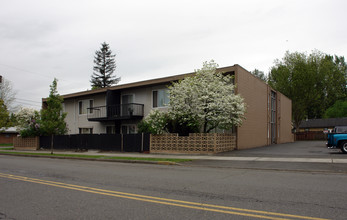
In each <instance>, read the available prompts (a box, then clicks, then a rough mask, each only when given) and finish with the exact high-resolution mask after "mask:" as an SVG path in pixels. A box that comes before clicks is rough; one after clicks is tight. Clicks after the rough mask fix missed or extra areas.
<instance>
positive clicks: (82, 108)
mask: <svg viewBox="0 0 347 220" xmlns="http://www.w3.org/2000/svg"><path fill="white" fill-rule="evenodd" d="M93 106H94V100H92V99H86V100H81V101H79V102H78V113H79V114H80V115H84V114H87V111H88V108H93ZM89 113H90V114H92V113H93V109H89Z"/></svg>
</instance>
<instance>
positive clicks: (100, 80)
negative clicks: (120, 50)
mask: <svg viewBox="0 0 347 220" xmlns="http://www.w3.org/2000/svg"><path fill="white" fill-rule="evenodd" d="M115 56H116V55H113V54H112V51H111V49H110V46H109V45H108V44H107V43H106V42H104V43H102V44H101V48H100V50H97V51H95V56H94V64H95V65H94V67H93V70H94V72H93V74H92V76H91V78H92V79H91V80H90V83H91V86H92V88H93V89H97V88H104V87H109V86H112V85H113V84H117V83H118V82H119V81H120V77H116V76H115V75H113V72H114V71H115V69H116V61H115V59H114V57H115Z"/></svg>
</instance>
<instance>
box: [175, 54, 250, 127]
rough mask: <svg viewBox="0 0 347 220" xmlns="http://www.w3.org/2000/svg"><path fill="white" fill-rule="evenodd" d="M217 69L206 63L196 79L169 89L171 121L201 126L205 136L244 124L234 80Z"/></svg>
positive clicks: (241, 105)
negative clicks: (217, 130) (214, 130)
mask: <svg viewBox="0 0 347 220" xmlns="http://www.w3.org/2000/svg"><path fill="white" fill-rule="evenodd" d="M217 67H218V65H217V64H216V63H215V62H214V61H213V60H212V61H210V62H204V64H203V67H202V69H198V70H196V74H195V75H194V76H191V77H186V78H185V79H183V80H181V81H179V82H175V83H173V84H172V86H170V91H169V93H170V102H169V106H170V110H169V114H171V115H172V118H175V119H180V120H181V122H186V123H187V124H188V125H190V123H191V122H194V123H198V125H199V128H200V131H201V132H204V133H209V132H211V131H212V130H213V129H215V128H219V129H226V130H228V129H231V128H232V127H233V126H240V125H241V124H242V120H243V119H244V113H245V111H246V106H245V103H244V101H243V98H242V97H241V96H240V95H236V94H235V93H234V89H235V86H234V85H233V83H232V76H230V75H223V74H222V73H217V72H216V69H217Z"/></svg>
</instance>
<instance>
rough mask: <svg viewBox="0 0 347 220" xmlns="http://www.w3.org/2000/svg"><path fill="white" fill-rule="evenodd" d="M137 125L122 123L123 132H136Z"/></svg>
mask: <svg viewBox="0 0 347 220" xmlns="http://www.w3.org/2000/svg"><path fill="white" fill-rule="evenodd" d="M136 133H137V127H136V125H122V134H136Z"/></svg>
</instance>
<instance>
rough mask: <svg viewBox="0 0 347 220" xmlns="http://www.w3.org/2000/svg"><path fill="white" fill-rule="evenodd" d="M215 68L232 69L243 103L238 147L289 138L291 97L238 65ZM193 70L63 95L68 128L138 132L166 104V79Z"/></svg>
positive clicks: (229, 71) (83, 131)
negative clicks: (147, 116)
mask: <svg viewBox="0 0 347 220" xmlns="http://www.w3.org/2000/svg"><path fill="white" fill-rule="evenodd" d="M217 71H219V72H223V73H225V74H231V75H234V77H235V78H234V83H235V84H236V85H237V87H236V89H235V93H236V94H240V95H241V96H242V97H243V98H244V100H245V102H246V104H247V113H246V114H245V116H246V120H244V123H243V125H242V126H241V127H239V128H237V129H236V131H234V132H236V137H237V148H238V149H245V148H252V147H257V146H265V145H270V144H274V143H285V142H292V141H293V135H292V133H291V130H292V123H291V108H292V104H291V100H290V99H288V98H287V97H285V96H284V95H282V94H281V93H279V92H277V91H275V90H273V89H272V88H271V87H270V86H268V85H267V84H266V83H265V82H264V81H262V80H260V79H258V78H257V77H255V76H253V75H252V74H251V73H249V72H248V71H247V70H245V69H244V68H242V67H241V66H239V65H234V66H229V67H224V68H219V69H218V70H217ZM193 74H194V73H188V74H180V75H175V76H171V77H164V78H158V79H152V80H146V81H141V82H135V83H129V84H123V85H116V86H112V87H108V88H102V89H96V90H88V91H83V92H77V93H72V94H67V95H63V96H62V97H63V98H64V103H63V106H64V111H65V112H67V117H66V122H67V125H68V129H69V134H86V133H87V134H92V133H94V134H99V133H109V134H112V133H123V134H125V133H137V124H138V123H139V122H140V121H141V120H142V119H143V118H144V117H145V116H146V115H148V114H149V112H150V111H151V110H152V109H165V108H167V104H168V102H169V97H168V86H169V85H170V84H171V82H174V81H178V80H181V79H184V78H185V77H187V76H192V75H193ZM45 100H46V99H43V102H45Z"/></svg>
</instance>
